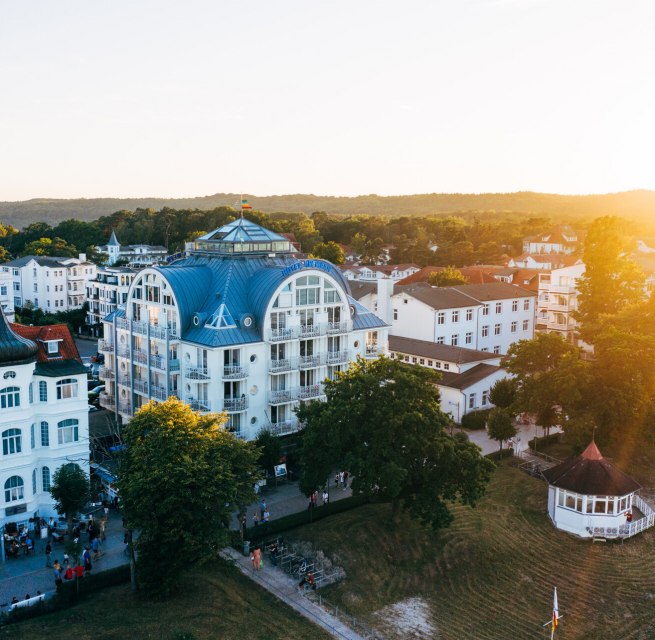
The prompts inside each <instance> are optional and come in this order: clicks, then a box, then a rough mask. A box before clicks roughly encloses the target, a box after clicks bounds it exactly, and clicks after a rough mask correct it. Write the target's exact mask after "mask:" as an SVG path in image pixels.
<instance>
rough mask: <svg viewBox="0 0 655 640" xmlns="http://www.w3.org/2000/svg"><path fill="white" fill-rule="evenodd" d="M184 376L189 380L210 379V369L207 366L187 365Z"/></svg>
mask: <svg viewBox="0 0 655 640" xmlns="http://www.w3.org/2000/svg"><path fill="white" fill-rule="evenodd" d="M184 377H185V378H186V379H187V380H207V381H208V380H209V369H208V368H207V367H186V369H185V370H184Z"/></svg>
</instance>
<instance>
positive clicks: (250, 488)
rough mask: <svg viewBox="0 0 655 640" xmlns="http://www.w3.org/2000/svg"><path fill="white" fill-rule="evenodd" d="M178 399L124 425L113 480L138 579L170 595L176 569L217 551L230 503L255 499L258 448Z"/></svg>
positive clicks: (237, 505)
mask: <svg viewBox="0 0 655 640" xmlns="http://www.w3.org/2000/svg"><path fill="white" fill-rule="evenodd" d="M225 420H226V418H225V415H204V416H201V415H199V414H197V413H195V412H194V411H192V410H191V408H190V407H189V406H188V405H187V404H185V403H183V402H180V401H179V400H176V399H173V398H170V399H169V400H167V401H166V402H163V403H161V404H154V403H151V404H147V405H146V406H145V407H143V408H141V409H140V410H139V412H138V413H137V414H136V415H135V416H134V417H133V418H132V420H130V422H129V423H128V425H127V427H126V428H125V432H124V443H125V450H124V452H123V455H122V457H121V460H120V465H119V487H120V493H121V499H122V504H123V513H124V515H125V518H126V521H127V524H128V527H129V528H130V530H137V531H138V532H139V537H138V540H137V541H136V543H135V548H136V551H137V554H138V555H137V557H138V560H137V562H136V576H137V581H138V584H139V585H140V586H141V587H142V588H144V589H145V590H147V592H148V593H149V594H151V595H153V596H162V597H163V596H168V595H170V594H171V593H172V592H173V590H174V589H175V586H176V584H177V581H178V574H179V572H180V571H181V570H183V569H184V568H185V567H188V566H189V565H196V564H200V563H202V562H204V561H206V560H209V559H212V558H215V557H216V556H217V555H218V552H219V550H220V549H221V548H222V547H223V546H224V545H225V544H226V543H227V542H228V539H229V523H230V519H231V517H232V514H233V513H234V511H235V509H239V510H240V509H242V508H243V506H244V505H247V504H250V503H251V502H252V501H253V500H255V497H256V496H255V492H254V485H255V482H256V481H257V479H258V472H257V460H258V458H259V451H258V449H257V447H256V446H255V445H254V443H252V442H245V441H243V440H240V439H238V438H237V437H236V436H235V435H234V434H233V433H230V432H229V431H227V430H226V429H225V428H224V424H225Z"/></svg>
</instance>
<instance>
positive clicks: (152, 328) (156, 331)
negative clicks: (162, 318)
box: [116, 318, 179, 340]
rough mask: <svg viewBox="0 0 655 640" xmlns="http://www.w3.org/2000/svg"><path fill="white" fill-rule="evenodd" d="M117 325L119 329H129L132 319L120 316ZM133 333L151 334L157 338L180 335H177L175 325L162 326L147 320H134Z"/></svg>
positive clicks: (174, 338)
mask: <svg viewBox="0 0 655 640" xmlns="http://www.w3.org/2000/svg"><path fill="white" fill-rule="evenodd" d="M116 326H117V327H118V328H119V329H126V330H129V328H130V321H129V320H128V319H127V318H118V319H117V320H116ZM132 333H134V334H137V335H140V336H147V335H149V336H150V337H151V338H154V339H155V340H166V336H168V338H169V339H170V340H178V339H179V336H178V335H177V333H176V329H175V328H174V327H172V328H170V329H169V328H168V327H162V326H159V325H157V324H150V325H149V324H148V323H147V322H140V321H138V320H133V321H132Z"/></svg>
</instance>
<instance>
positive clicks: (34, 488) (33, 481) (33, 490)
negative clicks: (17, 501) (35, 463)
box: [32, 469, 36, 495]
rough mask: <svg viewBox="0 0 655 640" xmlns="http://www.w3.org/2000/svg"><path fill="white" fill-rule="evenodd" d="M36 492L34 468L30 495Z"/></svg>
mask: <svg viewBox="0 0 655 640" xmlns="http://www.w3.org/2000/svg"><path fill="white" fill-rule="evenodd" d="M35 493H36V469H34V470H33V471H32V495H34V494H35Z"/></svg>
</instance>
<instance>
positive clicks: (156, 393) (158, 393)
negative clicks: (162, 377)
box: [150, 385, 168, 402]
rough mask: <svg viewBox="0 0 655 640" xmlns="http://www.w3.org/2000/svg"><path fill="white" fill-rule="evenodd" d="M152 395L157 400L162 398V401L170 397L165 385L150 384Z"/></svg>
mask: <svg viewBox="0 0 655 640" xmlns="http://www.w3.org/2000/svg"><path fill="white" fill-rule="evenodd" d="M150 397H151V398H154V399H155V400H161V401H162V402H163V401H164V400H167V399H168V394H167V393H166V388H165V387H159V386H157V385H151V386H150Z"/></svg>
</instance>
